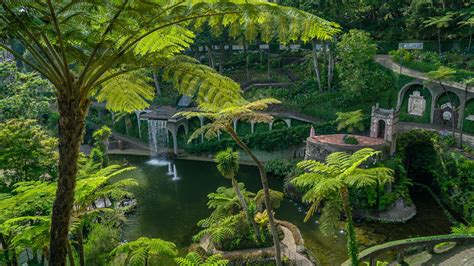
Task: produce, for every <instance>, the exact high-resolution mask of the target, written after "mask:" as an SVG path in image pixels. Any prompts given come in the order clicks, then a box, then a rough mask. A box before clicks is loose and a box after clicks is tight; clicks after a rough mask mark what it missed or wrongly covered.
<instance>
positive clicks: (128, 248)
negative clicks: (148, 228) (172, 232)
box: [110, 237, 178, 266]
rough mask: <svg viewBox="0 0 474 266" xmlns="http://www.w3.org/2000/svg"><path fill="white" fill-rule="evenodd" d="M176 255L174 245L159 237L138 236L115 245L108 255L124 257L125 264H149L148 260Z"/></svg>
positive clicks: (176, 251)
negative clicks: (135, 238)
mask: <svg viewBox="0 0 474 266" xmlns="http://www.w3.org/2000/svg"><path fill="white" fill-rule="evenodd" d="M176 255H178V250H177V249H176V245H175V244H174V243H172V242H168V241H165V240H162V239H159V238H148V237H140V238H138V239H137V240H134V241H130V242H126V243H123V244H121V245H120V246H118V247H116V248H115V249H114V250H112V252H110V256H112V257H115V258H118V257H120V256H124V257H125V265H137V266H138V265H145V266H147V265H149V263H150V262H152V261H156V260H160V259H163V258H164V257H174V256H176Z"/></svg>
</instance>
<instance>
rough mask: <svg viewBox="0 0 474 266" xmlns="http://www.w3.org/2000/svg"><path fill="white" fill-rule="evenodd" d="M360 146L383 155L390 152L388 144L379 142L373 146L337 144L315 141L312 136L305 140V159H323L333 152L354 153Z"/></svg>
mask: <svg viewBox="0 0 474 266" xmlns="http://www.w3.org/2000/svg"><path fill="white" fill-rule="evenodd" d="M362 148H372V149H374V150H378V151H382V152H383V153H384V155H385V156H386V155H388V154H389V152H390V146H389V145H388V144H380V145H373V146H368V145H339V144H333V143H322V142H316V141H314V140H313V139H312V138H308V139H307V141H306V153H305V160H316V161H324V160H325V159H326V157H327V156H328V155H329V154H331V153H333V152H347V153H354V152H356V151H357V150H360V149H362Z"/></svg>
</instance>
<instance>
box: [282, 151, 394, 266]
mask: <svg viewBox="0 0 474 266" xmlns="http://www.w3.org/2000/svg"><path fill="white" fill-rule="evenodd" d="M379 153H380V152H378V151H375V150H373V149H370V148H364V149H360V150H358V151H356V152H354V153H353V154H347V153H344V152H334V153H331V154H330V155H328V156H327V157H326V159H325V163H320V162H317V161H311V160H308V161H303V162H300V163H298V165H297V166H298V167H299V168H300V169H302V170H304V171H306V172H305V173H303V174H301V175H299V176H297V177H296V178H294V179H293V180H292V181H291V183H292V184H293V185H295V186H296V187H297V188H299V189H300V190H302V191H303V192H304V195H303V198H302V199H303V201H305V202H307V203H309V204H311V207H310V209H309V211H308V213H307V215H306V217H305V221H307V220H309V218H310V217H311V216H312V215H313V214H314V213H315V212H316V210H317V209H318V208H319V207H320V205H323V208H322V210H321V211H322V214H321V220H320V222H321V230H322V231H323V232H324V233H333V232H334V229H335V225H336V224H337V223H336V222H337V220H338V219H339V217H340V214H341V212H343V213H344V214H345V216H346V219H347V230H348V252H349V255H350V256H351V259H352V263H353V264H354V265H357V263H358V262H357V260H358V259H357V245H356V239H355V231H354V227H353V221H352V208H351V206H350V197H349V192H348V189H349V188H363V187H367V186H373V185H383V184H386V183H390V182H392V181H393V174H394V171H393V170H392V169H389V168H386V167H370V168H368V167H367V168H366V167H364V165H363V164H364V163H367V162H369V161H370V159H371V158H373V157H375V156H377V155H378V154H379ZM321 203H322V204H321Z"/></svg>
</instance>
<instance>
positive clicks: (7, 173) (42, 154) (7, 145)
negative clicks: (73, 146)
mask: <svg viewBox="0 0 474 266" xmlns="http://www.w3.org/2000/svg"><path fill="white" fill-rule="evenodd" d="M57 143H58V142H57V139H56V138H52V137H50V136H48V134H47V133H46V132H45V131H44V130H43V129H42V128H41V127H40V126H38V125H37V122H36V121H35V120H22V119H10V120H7V121H4V122H0V171H1V172H2V173H0V183H4V184H6V186H7V187H11V186H12V185H14V184H15V183H17V182H20V181H32V180H40V179H41V180H54V179H56V177H57V160H58V153H57V151H56V146H57Z"/></svg>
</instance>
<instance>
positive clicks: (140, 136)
mask: <svg viewBox="0 0 474 266" xmlns="http://www.w3.org/2000/svg"><path fill="white" fill-rule="evenodd" d="M141 113H142V111H141V110H138V111H135V115H136V116H137V124H138V137H139V138H140V139H141V138H142V129H141V121H140V114H141Z"/></svg>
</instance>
